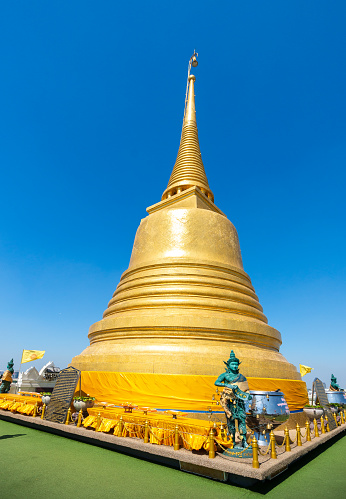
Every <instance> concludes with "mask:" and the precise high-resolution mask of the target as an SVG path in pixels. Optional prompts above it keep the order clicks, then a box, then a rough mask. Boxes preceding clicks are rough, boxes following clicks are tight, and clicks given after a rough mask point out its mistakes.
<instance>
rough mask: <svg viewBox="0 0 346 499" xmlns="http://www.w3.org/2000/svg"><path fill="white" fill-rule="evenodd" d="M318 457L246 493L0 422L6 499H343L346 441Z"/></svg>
mask: <svg viewBox="0 0 346 499" xmlns="http://www.w3.org/2000/svg"><path fill="white" fill-rule="evenodd" d="M315 456H316V457H315V458H314V459H312V460H311V461H307V460H305V461H300V462H298V463H296V464H295V465H294V467H293V468H292V469H291V470H290V472H289V473H288V474H287V475H286V477H285V476H284V475H281V477H278V478H276V479H275V480H272V481H271V482H266V483H265V485H264V486H263V485H261V486H259V485H256V486H255V487H254V489H253V490H248V489H242V488H240V487H236V486H232V485H229V484H224V483H220V482H215V481H212V480H208V479H207V478H202V477H199V476H195V475H190V474H188V473H183V472H181V471H178V470H175V469H171V468H167V467H165V466H160V465H157V464H153V463H150V462H147V461H141V460H140V459H136V458H133V457H129V456H125V455H122V454H118V453H116V452H113V451H110V450H106V449H102V448H100V447H96V446H93V445H88V444H85V443H81V442H77V441H75V440H69V439H68V438H64V437H60V436H57V435H52V434H50V433H46V432H43V431H39V430H33V429H31V428H26V427H24V426H20V425H17V424H14V423H8V422H5V421H1V420H0V498H1V499H7V498H11V499H12V498H13V499H16V498H21V499H30V498H34V497H35V498H37V497H48V498H50V499H54V498H65V497H66V498H71V499H79V498H83V499H87V498H103V499H108V498H118V497H119V498H124V499H127V498H131V499H132V498H138V499H146V498H148V499H149V498H168V499H169V498H174V499H184V498H187V497H188V498H196V499H197V498H198V499H204V498H215V499H223V498H232V499H237V498H243V497H246V498H254V497H261V496H266V497H268V498H272V497H277V498H279V497H280V498H281V499H286V498H295V499H298V498H300V497H303V498H304V499H310V498H311V499H319V498H329V497H344V495H345V493H346V473H345V470H346V467H345V464H346V459H345V456H346V437H343V438H341V439H340V440H338V441H336V442H335V443H334V444H333V445H331V446H330V447H329V448H326V449H325V451H324V452H322V453H320V454H319V455H316V454H315ZM304 462H305V463H306V464H304Z"/></svg>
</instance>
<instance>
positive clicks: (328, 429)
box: [326, 416, 330, 432]
mask: <svg viewBox="0 0 346 499" xmlns="http://www.w3.org/2000/svg"><path fill="white" fill-rule="evenodd" d="M326 421H327V432H328V431H330V428H329V420H328V416H326Z"/></svg>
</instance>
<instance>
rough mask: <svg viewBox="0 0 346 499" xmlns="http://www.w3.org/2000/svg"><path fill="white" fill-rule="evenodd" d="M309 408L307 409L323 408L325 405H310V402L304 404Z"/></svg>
mask: <svg viewBox="0 0 346 499" xmlns="http://www.w3.org/2000/svg"><path fill="white" fill-rule="evenodd" d="M305 407H306V408H307V409H323V407H322V406H321V405H319V404H316V405H310V404H306V405H304V408H305Z"/></svg>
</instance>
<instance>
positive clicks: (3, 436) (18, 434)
mask: <svg viewBox="0 0 346 499" xmlns="http://www.w3.org/2000/svg"><path fill="white" fill-rule="evenodd" d="M25 435H26V434H25V433H16V434H15V435H1V436H0V440H4V439H5V438H15V437H25Z"/></svg>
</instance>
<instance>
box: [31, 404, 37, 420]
mask: <svg viewBox="0 0 346 499" xmlns="http://www.w3.org/2000/svg"><path fill="white" fill-rule="evenodd" d="M32 416H33V417H34V418H36V416H37V402H36V404H35V407H34V412H33V415H32Z"/></svg>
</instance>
